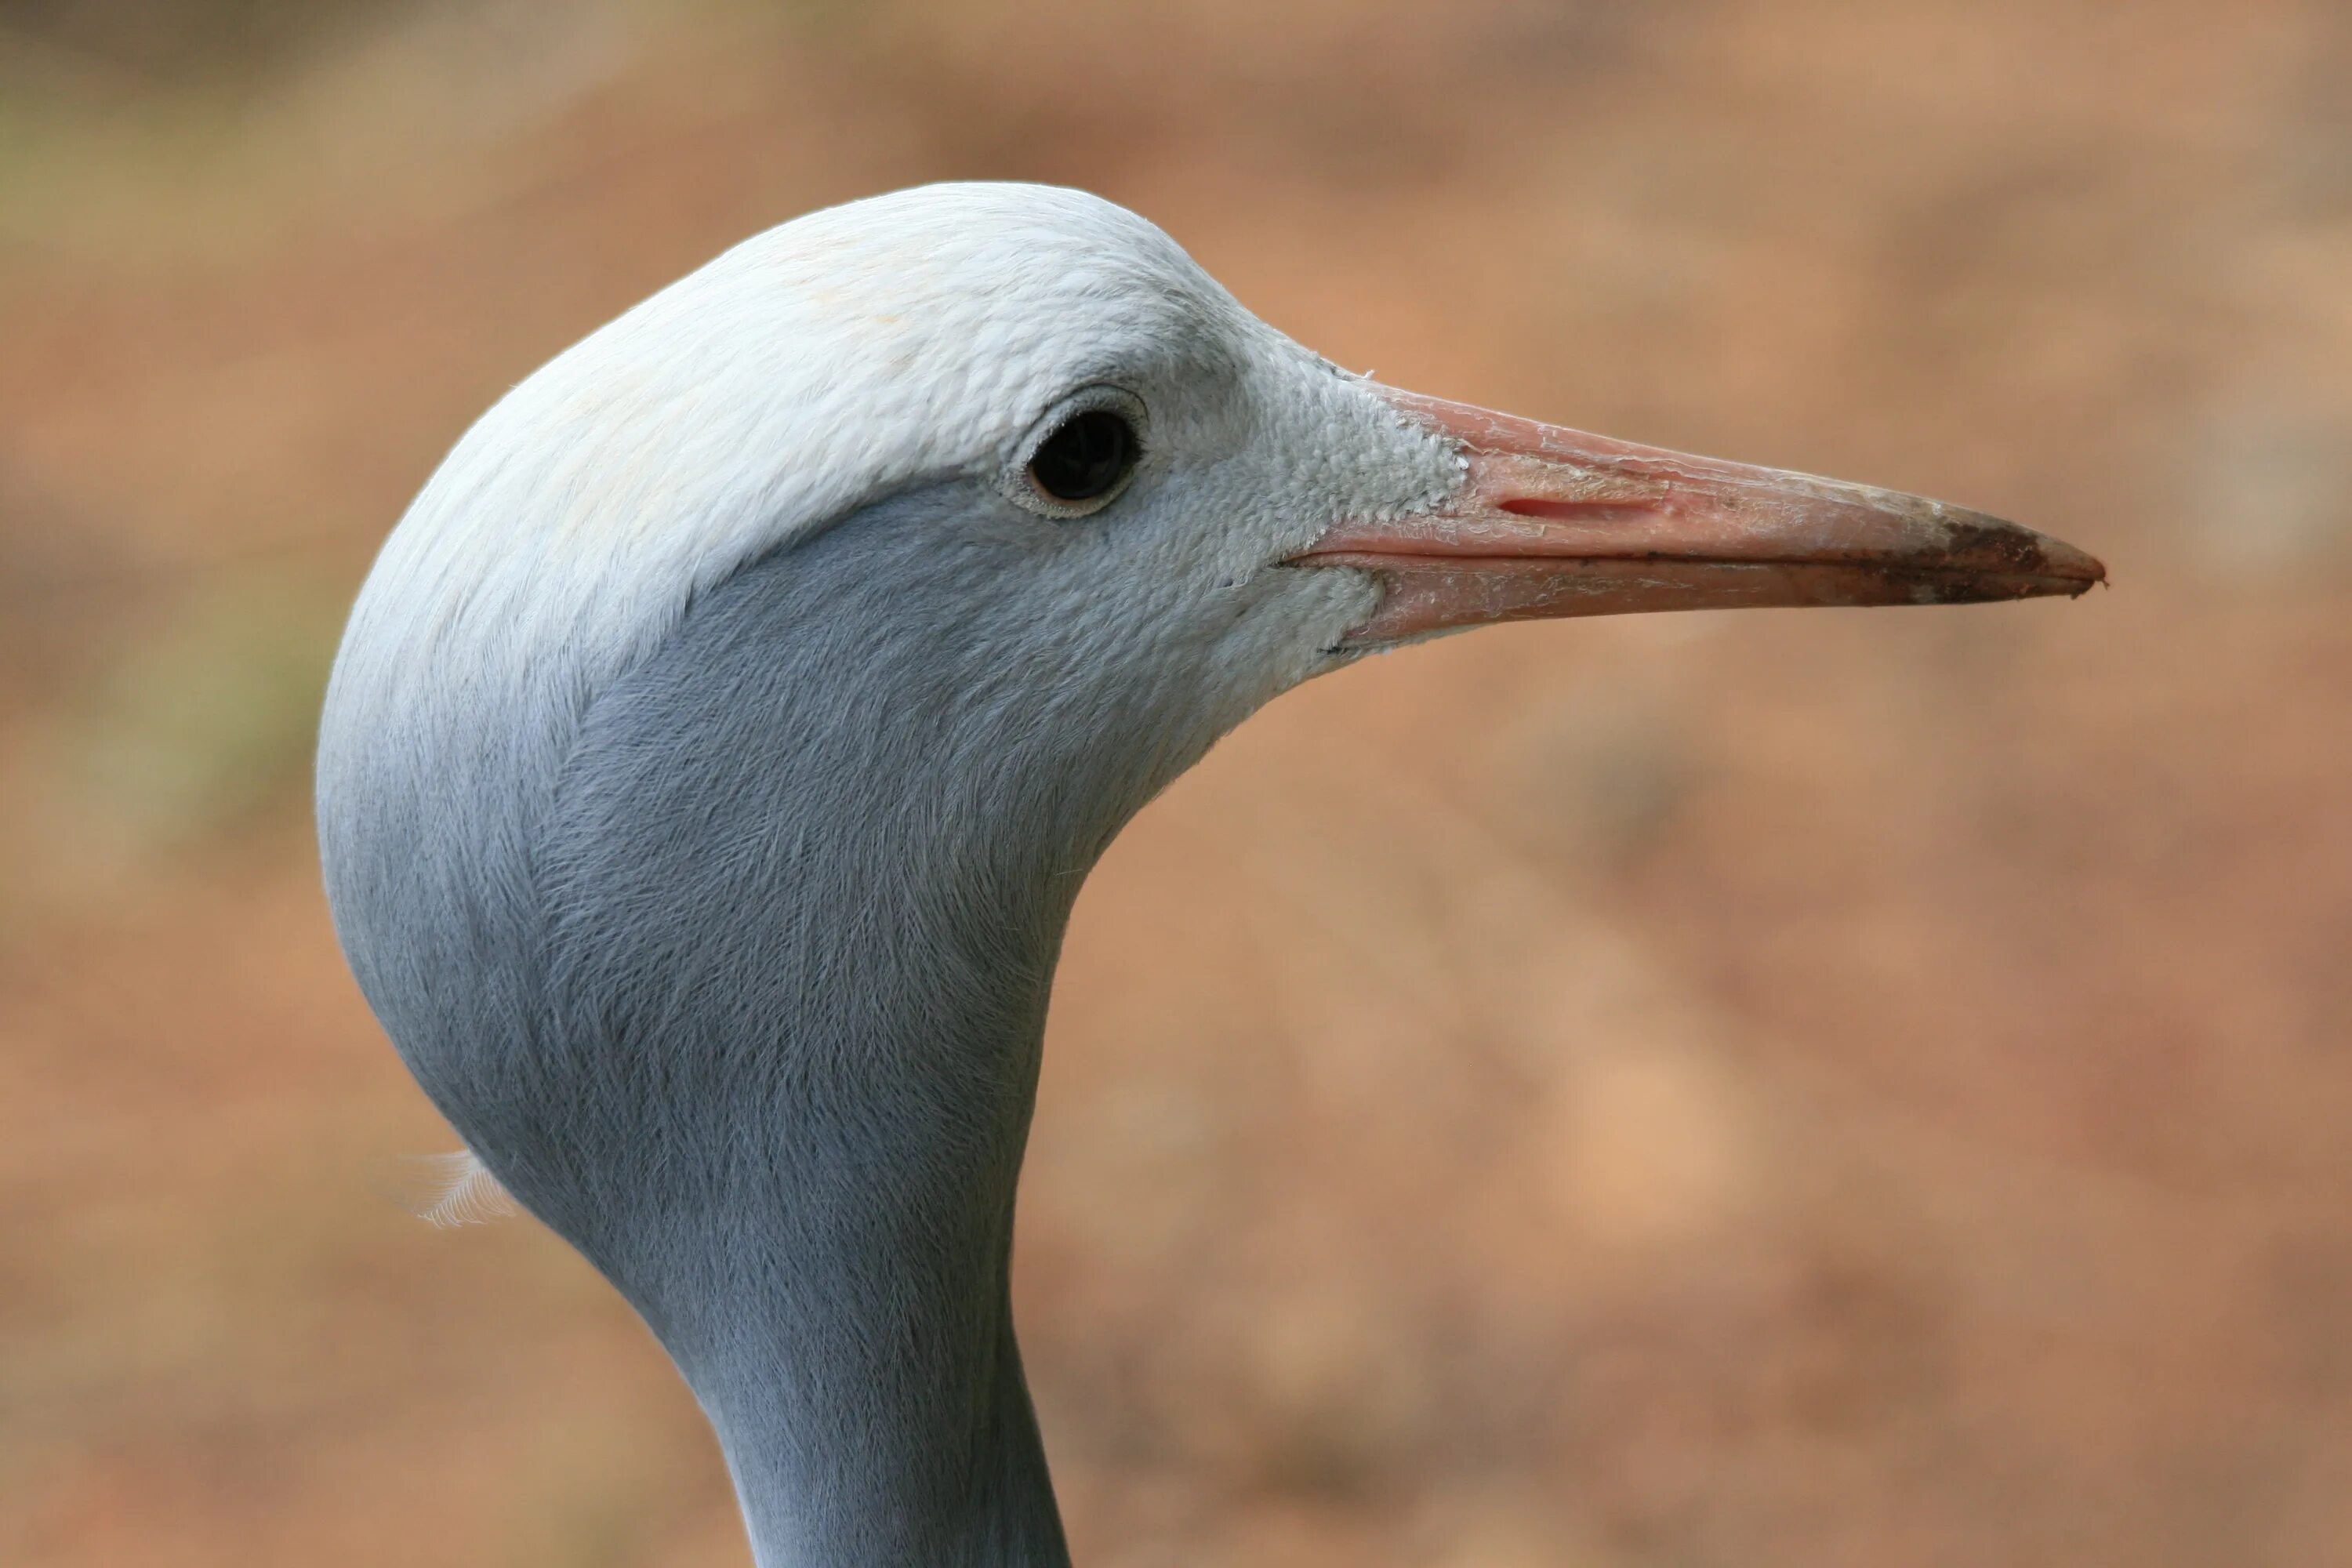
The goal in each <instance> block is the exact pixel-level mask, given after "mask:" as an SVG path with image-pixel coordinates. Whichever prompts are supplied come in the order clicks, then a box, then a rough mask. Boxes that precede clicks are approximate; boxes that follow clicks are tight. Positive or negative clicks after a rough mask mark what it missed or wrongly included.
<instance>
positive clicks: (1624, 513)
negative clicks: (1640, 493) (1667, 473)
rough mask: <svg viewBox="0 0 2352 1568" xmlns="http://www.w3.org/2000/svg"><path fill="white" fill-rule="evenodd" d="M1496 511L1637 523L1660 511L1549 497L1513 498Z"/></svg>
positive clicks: (1551, 518)
mask: <svg viewBox="0 0 2352 1568" xmlns="http://www.w3.org/2000/svg"><path fill="white" fill-rule="evenodd" d="M1495 509H1496V510H1497V511H1507V512H1509V513H1510V514H1511V515H1512V516H1514V517H1539V518H1544V519H1546V520H1548V521H1552V522H1584V523H1594V524H1599V523H1605V522H1639V521H1643V520H1644V519H1647V518H1654V517H1656V516H1657V515H1658V511H1659V509H1658V508H1656V507H1651V506H1628V505H1626V504H1625V503H1624V502H1623V501H1602V500H1553V499H1552V498H1550V497H1549V496H1512V497H1511V498H1510V499H1508V500H1501V501H1497V502H1496V503H1495Z"/></svg>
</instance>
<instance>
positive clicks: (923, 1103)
mask: <svg viewBox="0 0 2352 1568" xmlns="http://www.w3.org/2000/svg"><path fill="white" fill-rule="evenodd" d="M951 499H952V498H951V497H947V496H942V497H935V498H931V499H930V500H926V499H925V498H924V497H920V496H918V497H914V498H908V500H905V501H904V502H902V503H900V504H896V505H894V506H891V507H887V508H883V509H877V511H876V512H874V513H870V514H867V515H866V516H862V517H860V518H856V519H853V520H851V521H849V522H847V523H845V524H844V525H843V526H841V527H839V528H836V529H835V530H834V531H831V532H829V533H826V534H824V535H821V536H819V537H817V538H815V539H813V540H810V541H807V542H804V543H803V544H801V545H800V546H799V547H797V548H795V549H793V551H791V552H789V553H786V554H783V555H781V556H778V557H776V558H773V559H771V560H769V561H766V562H762V563H755V564H754V565H752V566H751V567H750V568H748V569H746V570H745V571H743V572H741V573H740V574H737V575H736V576H734V577H733V578H731V579H730V580H729V581H728V582H726V583H724V584H721V585H720V586H719V588H718V589H716V590H715V591H713V592H712V593H710V594H709V595H707V596H706V597H705V598H704V599H703V600H702V601H701V602H700V603H698V604H697V605H694V606H693V607H692V608H691V610H690V611H689V613H688V616H687V617H686V620H685V622H684V624H683V625H682V626H681V627H680V629H679V630H678V632H677V635H675V636H674V637H671V638H670V639H669V640H668V641H667V643H666V644H665V645H664V646H662V647H660V648H658V649H657V650H656V651H655V652H654V653H653V654H652V655H651V656H650V657H649V658H646V660H644V661H643V662H641V663H640V664H639V665H637V666H636V667H635V668H633V669H631V670H629V671H628V672H627V673H626V674H625V676H623V677H622V678H621V679H619V680H617V681H616V682H614V684H612V685H610V686H608V687H607V688H605V689H603V690H601V691H599V692H596V693H594V694H593V697H591V698H590V699H589V700H587V701H586V703H585V705H584V707H583V710H582V711H581V712H580V713H579V714H578V715H577V716H576V721H574V722H573V723H572V724H571V725H569V726H568V727H567V732H566V733H565V735H564V736H563V738H562V745H561V746H560V747H557V748H554V749H552V750H550V751H548V752H546V754H545V761H544V763H541V764H539V765H541V767H542V768H543V770H544V771H545V773H546V776H544V777H539V778H530V777H516V778H512V779H509V780H508V781H507V784H509V786H510V789H509V796H510V797H511V798H512V799H515V800H520V802H522V805H520V806H517V807H515V808H514V809H512V810H510V811H508V812H505V813H503V814H494V815H497V816H499V819H500V826H499V831H497V832H488V831H487V830H486V832H485V833H484V834H482V835H479V836H475V837H468V835H467V833H466V832H464V831H462V830H453V828H452V826H451V825H449V824H447V823H446V822H437V821H436V818H435V812H434V809H433V808H432V807H431V805H430V802H431V801H432V800H434V799H436V798H445V799H446V798H447V797H448V795H450V794H451V793H452V791H453V788H454V789H455V790H457V792H459V793H462V792H463V791H465V790H474V789H478V788H481V787H484V781H483V780H482V779H480V778H478V777H475V776H472V775H468V776H467V778H466V779H465V780H464V781H463V782H462V784H460V785H458V786H449V785H447V784H445V783H443V782H441V781H440V780H439V778H438V774H437V771H436V770H438V769H441V768H444V767H448V766H472V765H474V764H475V763H478V762H479V758H478V756H476V757H475V758H474V759H473V763H467V762H465V760H464V758H463V757H461V756H459V754H458V751H457V750H451V749H450V748H446V747H440V746H437V745H436V742H433V741H432V740H431V738H429V737H427V738H425V741H424V742H422V743H419V742H415V740H414V739H413V738H399V737H394V738H392V739H390V740H383V741H378V740H370V739H367V738H365V737H360V738H352V737H344V738H341V739H338V740H337V741H336V746H337V748H338V751H337V752H336V754H334V755H332V756H329V755H328V754H327V753H326V752H323V751H322V763H321V773H320V781H321V797H320V815H321V834H322V838H323V840H324V842H325V845H326V848H327V860H328V865H329V869H330V886H331V893H332V894H333V897H334V903H335V909H336V915H337V920H338V923H339V926H340V927H341V931H342V932H343V936H344V940H345V944H346V947H347V949H348V950H349V951H350V952H351V953H352V959H353V963H354V967H355V969H356V970H357V971H358V973H360V975H361V978H362V984H363V985H365V986H366V988H367V989H368V991H369V994H370V997H371V1000H372V1001H373V1003H374V1004H375V1005H376V1007H377V1010H378V1012H379V1014H380V1015H382V1016H383V1017H384V1019H385V1022H386V1024H387V1026H388V1027H389V1028H390V1030H391V1032H392V1034H393V1035H394V1039H395V1041H396V1042H397V1043H398V1044H399V1046H400V1047H401V1048H402V1051H403V1054H404V1056H405V1057H406V1058H407V1059H408V1061H409V1064H410V1066H411V1067H412V1068H413V1069H414V1070H415V1073H416V1075H417V1077H418V1078H419V1079H420V1080H421V1081H422V1082H423V1083H424V1084H425V1087H426V1089H428V1091H430V1092H431V1093H432V1094H433V1095H434V1097H435V1099H436V1101H437V1102H438V1103H439V1104H440V1105H441V1106H442V1108H443V1109H444V1110H445V1111H446V1113H447V1114H448V1115H449V1116H450V1118H451V1119H452V1121H454V1122H455V1123H456V1124H457V1127H458V1128H459V1130H460V1131H462V1132H463V1133H464V1135H465V1136H466V1137H467V1141H468V1142H470V1143H471V1144H472V1145H473V1146H474V1147H475V1148H476V1149H477V1150H478V1152H480V1153H481V1154H482V1155H483V1157H484V1158H485V1159H486V1160H487V1161H488V1163H490V1165H491V1167H492V1169H493V1170H494V1171H496V1172H497V1173H498V1174H499V1176H500V1178H501V1179H502V1180H504V1181H505V1182H506V1183H507V1184H508V1185H509V1187H510V1188H511V1189H512V1190H513V1191H514V1192H515V1194H516V1195H517V1196H518V1197H519V1198H520V1199H521V1201H522V1202H523V1203H524V1204H526V1205H528V1206H529V1207H530V1208H531V1209H532V1210H533V1212H535V1213H536V1214H538V1215H540V1216H541V1217H542V1218H544V1219H545V1220H546V1221H548V1223H550V1224H551V1226H554V1227H555V1228H556V1229H557V1230H559V1231H560V1232H561V1233H562V1234H563V1235H564V1236H565V1237H567V1238H569V1239H570V1240H571V1241H572V1242H573V1243H574V1244H575V1245H576V1246H578V1247H580V1249H581V1250H582V1251H583V1253H585V1254H586V1255H587V1257H588V1258H591V1259H592V1260H593V1262H594V1263H595V1264H596V1265H597V1267H598V1268H601V1269H602V1270H603V1271H604V1273H605V1274H606V1275H607V1276H608V1277H609V1278H610V1279H612V1280H613V1281H614V1284H615V1285H617V1286H618V1287H619V1288H620V1289H622V1290H623V1291H624V1292H625V1294H626V1295H627V1297H628V1298H629V1300H631V1301H632V1302H633V1303H635V1306H636V1308H637V1309H638V1310H639V1311H640V1312H642V1313H643V1314H644V1316H645V1318H646V1321H647V1322H648V1323H650V1324H651V1325H652V1327H653V1329H654V1331H656V1333H657V1334H658V1335H659V1336H660V1338H661V1340H662V1342H663V1343H664V1345H665V1346H666V1347H667V1349H668V1351H669V1352H670V1353H671V1355H672V1356H673V1357H674V1358H675V1359H676V1361H677V1364H678V1366H679V1367H680V1369H681V1370H682V1371H683V1372H684V1373H685V1374H686V1376H687V1378H688V1381H689V1383H690V1384H692V1386H693V1388H694V1390H695V1392H696V1394H697V1395H698V1397H699V1398H700V1400H701V1401H702V1404H703V1405H704V1407H705V1409H706V1410H707V1411H708V1412H709V1416H710V1419H711V1422H712V1424H713V1426H714V1427H715V1428H716V1429H717V1431H718V1433H719V1437H720V1439H721V1441H722V1444H723V1445H724V1447H725V1448H726V1452H727V1456H728V1460H729V1463H730V1468H731V1469H732V1471H733V1473H734V1476H735V1479H736V1482H737V1487H738V1489H739V1492H740V1497H741V1500H742V1502H743V1505H744V1510H745V1513H746V1515H747V1518H748V1520H749V1521H750V1524H751V1531H752V1534H753V1539H754V1544H755V1549H756V1552H757V1554H758V1557H759V1560H760V1562H761V1563H762V1564H763V1568H787V1565H795V1568H796V1565H799V1564H819V1563H822V1564H825V1565H828V1568H856V1565H859V1564H869V1563H870V1564H883V1563H891V1564H899V1563H925V1564H940V1565H948V1564H974V1565H977V1564H998V1563H1003V1564H1011V1563H1020V1564H1054V1563H1064V1562H1066V1549H1065V1547H1064V1545H1063V1542H1062V1536H1061V1528H1060V1524H1059V1522H1058V1520H1057V1517H1056V1514H1055V1508H1054V1503H1053V1498H1052V1491H1051V1487H1050V1484H1049V1482H1048V1480H1047V1478H1046V1471H1045V1460H1044V1457H1043V1452H1042V1449H1041V1447H1040V1444H1039V1440H1038V1436H1037V1431H1036V1426H1035V1423H1034V1418H1033V1416H1032V1414H1031V1410H1030V1405H1029V1399H1028V1395H1027V1392H1026V1389H1025V1387H1024V1383H1023V1379H1022V1373H1021V1366H1020V1361H1019V1357H1018V1354H1017V1352H1016V1351H1015V1348H1014V1342H1013V1327H1012V1321H1011V1315H1010V1307H1009V1301H1008V1293H1007V1279H1008V1274H1007V1269H1008V1259H1009V1257H1010V1249H1011V1245H1012V1234H1013V1193H1014V1186H1015V1182H1016V1179H1017V1176H1018V1173H1019V1169H1020V1163H1021V1158H1022V1152H1023V1147H1024V1142H1025V1140H1026V1136H1027V1131H1028V1123H1029V1117H1030V1110H1031V1106H1032V1102H1033V1099H1034V1089H1035V1084H1036V1078H1037V1070H1038V1064H1039V1042H1040V1038H1041V1035H1042V1031H1043V1027H1044V1022H1045V1007H1046V1001H1047V994H1048V990H1049V987H1050V984H1051V979H1052V972H1053V968H1054V963H1055V957H1056V954H1057V952H1058V949H1059V945H1060V942H1061V935H1062V931H1063V929H1064V926H1065V924H1066V920H1067V917H1068V913H1069V909H1070V904H1071V901H1072V900H1073V899H1074V898H1075V896H1076V891H1077V889H1078V885H1079V883H1080V881H1081V879H1082V878H1083V876H1084V874H1085V873H1086V871H1087V869H1088V868H1090V867H1091V865H1092V864H1093V862H1094V860H1095V858H1097V856H1098V855H1099V853H1100V852H1101V850H1102V848H1103V847H1105V846H1106V845H1107V844H1108V841H1109V838H1110V837H1111V835H1112V834H1113V833H1115V832H1116V831H1117V829H1118V826H1120V825H1121V824H1123V823H1124V821H1125V820H1126V818H1127V817H1128V816H1129V815H1130V814H1131V813H1132V812H1133V811H1134V810H1135V809H1137V808H1138V807H1139V806H1140V805H1142V804H1143V802H1144V801H1145V800H1146V799H1148V798H1149V796H1150V794H1151V793H1152V792H1153V791H1154V790H1156V789H1157V788H1158V787H1159V786H1160V784H1164V783H1165V782H1166V780H1167V779H1168V778H1170V777H1172V776H1173V775H1174V773H1176V772H1177V771H1180V770H1181V767H1182V766H1183V765H1185V764H1186V763H1189V762H1190V761H1192V759H1193V758H1194V757H1196V756H1197V755H1198V754H1199V753H1200V752H1201V751H1202V750H1203V749H1205V747H1206V746H1207V745H1208V744H1209V742H1210V741H1211V740H1213V735H1214V729H1215V725H1214V724H1213V723H1211V722H1209V721H1205V720H1199V721H1195V720H1192V719H1189V718H1182V717H1180V716H1179V715H1180V714H1181V703H1180V704H1177V705H1176V706H1175V707H1174V708H1172V709H1171V712H1170V713H1167V714H1156V713H1154V712H1152V711H1150V710H1145V709H1139V710H1138V711H1136V712H1134V713H1132V714H1129V715H1127V716H1126V719H1127V721H1131V722H1132V723H1133V724H1134V725H1135V726H1137V727H1138V728H1139V731H1140V733H1139V737H1137V738H1134V739H1132V740H1131V741H1130V742H1129V743H1121V744H1111V745H1106V744H1102V743H1101V737H1100V733H1099V731H1100V728H1101V726H1100V723H1099V722H1097V723H1090V724H1076V723H1071V722H1066V721H1064V720H1066V719H1067V717H1068V716H1067V715H1066V714H1060V715H1057V714H1056V713H1055V712H1054V711H1051V710H1048V709H1046V708H1044V707H1041V706H1040V705H1041V704H1050V703H1055V702H1066V701H1068V700H1070V695H1069V694H1070V692H1071V690H1072V689H1073V688H1074V687H1075V686H1081V685H1083V684H1084V683H1083V682H1082V681H1073V680H1069V679H1064V680H1061V681H1043V680H1039V679H1036V678H1035V673H1036V672H1034V670H1025V669H1023V668H1020V666H1019V663H1018V661H1015V660H1009V659H1008V658H1006V656H1005V646H1006V644H1007V641H1008V639H1010V640H1013V641H1016V642H1022V643H1023V644H1024V646H1025V645H1026V644H1029V643H1034V642H1036V641H1038V640H1039V637H1040V630H1039V628H1038V627H1036V626H1025V625H1014V624H1012V623H1011V622H1009V621H1000V620H998V619H994V618H992V617H997V616H1023V615H1027V614H1031V613H1033V612H1031V611H1026V610H1024V609H1023V608H1022V605H1024V602H1026V603H1030V604H1034V597H1032V598H1030V599H1028V600H1026V601H1024V597H1023V595H1020V594H1018V593H1016V592H1014V591H1013V584H1016V583H1018V582H1021V581H1023V580H1024V578H1028V577H1034V574H1035V573H1036V572H1037V570H1038V567H1037V564H1036V563H1035V560H1034V556H1033V557H1029V558H1026V559H1024V558H1022V557H1021V555H1020V552H1017V551H1013V552H1008V551H1006V550H1004V549H1002V548H999V547H996V546H993V545H992V544H990V543H989V542H988V540H987V538H986V535H985V531H980V532H979V533H978V534H977V535H975V536H974V537H975V538H976V539H977V541H978V542H975V543H973V544H972V545H971V546H970V547H969V550H970V552H969V555H968V558H967V559H964V560H962V561H961V562H958V563H950V564H949V566H948V567H947V568H946V569H942V565H941V563H940V560H939V558H938V551H939V549H940V548H941V545H940V541H941V539H942V537H943V535H942V533H941V531H940V530H939V529H937V528H933V527H927V526H924V525H923V519H922V517H921V515H920V514H921V512H922V510H923V508H924V507H925V506H926V505H943V504H945V503H946V501H947V500H951ZM898 552H929V553H928V554H926V555H925V557H924V558H923V559H922V560H921V561H920V562H919V563H918V562H916V561H914V560H913V559H912V558H908V559H903V560H902V559H897V558H895V557H896V555H897V553H898ZM998 574H1001V576H1002V578H1003V585H1004V592H1002V593H998V592H996V591H994V588H993V587H992V584H993V583H994V581H995V577H996V575H998ZM926 583H929V584H946V585H950V586H951V587H952V592H951V593H950V592H948V591H946V588H944V587H942V588H941V589H940V591H939V592H937V593H936V594H935V595H932V596H931V597H929V598H927V596H926V595H927V590H926V589H925V588H924V587H923V586H922V584H926ZM946 605H954V606H956V607H955V608H954V609H953V610H952V612H950V610H948V609H946V608H944V607H940V606H946ZM991 606H996V608H991ZM1106 679H1110V678H1109V677H1108V676H1107V677H1106ZM1111 689H1112V687H1110V686H1106V687H1105V689H1104V690H1105V691H1106V692H1108V691H1110V690H1111ZM1104 700H1109V699H1108V698H1105V699H1104ZM1119 700H1124V699H1119ZM1097 717H1099V716H1097ZM1195 731H1197V732H1195ZM345 753H348V754H345ZM534 754H537V753H535V752H534V751H533V748H532V747H531V746H530V745H520V746H518V747H517V748H516V749H515V751H514V755H515V756H517V757H519V758H522V759H525V761H523V762H520V763H514V764H512V765H513V766H515V767H518V768H521V769H523V770H525V771H526V772H528V771H529V769H530V766H531V765H532V764H530V763H529V761H528V759H529V758H530V757H531V756H533V755H534ZM453 759H455V760H454V761H453ZM436 790H437V791H438V792H439V793H438V795H436ZM517 822H520V828H519V829H517V830H515V831H513V832H509V831H508V829H509V828H512V827H513V826H514V824H515V823H517ZM509 840H511V841H513V842H516V843H519V844H520V846H521V847H520V851H519V852H514V853H510V854H508V856H507V858H508V859H509V861H510V862H513V863H503V864H502V863H492V864H483V863H482V858H483V857H484V856H485V855H486V854H487V855H490V856H491V857H492V858H493V859H494V860H495V858H496V857H497V855H498V854H499V853H501V852H500V851H497V850H495V849H486V848H485V846H486V845H497V844H501V843H506V842H509ZM486 1028H488V1030H489V1031H490V1032H491V1033H492V1035H493V1036H495V1037H492V1038H485V1037H484V1032H485V1029H486Z"/></svg>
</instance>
